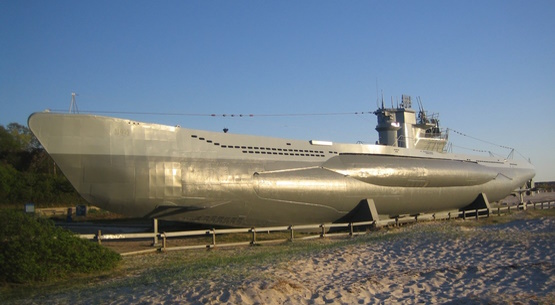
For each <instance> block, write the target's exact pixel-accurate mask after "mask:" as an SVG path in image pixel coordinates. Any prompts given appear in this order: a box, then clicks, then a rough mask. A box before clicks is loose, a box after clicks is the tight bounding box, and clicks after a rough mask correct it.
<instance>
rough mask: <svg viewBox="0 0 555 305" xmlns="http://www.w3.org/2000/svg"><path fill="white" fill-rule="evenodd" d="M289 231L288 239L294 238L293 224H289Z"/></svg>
mask: <svg viewBox="0 0 555 305" xmlns="http://www.w3.org/2000/svg"><path fill="white" fill-rule="evenodd" d="M289 231H291V238H290V239H289V240H290V241H293V239H294V238H295V233H294V231H293V226H289Z"/></svg>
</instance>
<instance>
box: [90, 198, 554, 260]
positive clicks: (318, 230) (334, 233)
mask: <svg viewBox="0 0 555 305" xmlns="http://www.w3.org/2000/svg"><path fill="white" fill-rule="evenodd" d="M523 208H531V209H542V210H543V209H551V208H555V201H548V202H540V203H528V204H526V205H525V206H522V205H520V206H513V207H511V206H506V207H497V208H491V209H487V208H483V209H473V210H464V211H453V212H442V213H433V214H421V215H416V216H407V217H396V218H390V219H384V220H379V221H362V222H351V223H324V224H309V225H290V226H276V227H262V228H256V227H252V228H237V229H214V228H212V229H206V230H192V231H179V232H162V233H158V232H157V220H155V232H149V233H125V234H102V232H101V231H100V230H98V233H97V234H82V235H79V236H80V237H81V238H84V239H91V240H96V241H97V242H98V243H99V244H101V243H102V241H103V240H121V239H153V241H154V242H153V247H152V248H151V249H146V250H140V251H133V252H126V253H122V254H121V255H134V254H143V253H150V252H159V251H161V252H166V251H177V250H191V249H211V248H216V247H218V248H223V247H236V246H249V245H261V244H271V243H281V242H287V241H290V242H292V241H295V240H309V239H317V238H325V237H346V236H349V237H352V236H357V235H364V234H368V230H363V231H357V230H355V229H356V228H359V227H362V228H364V229H366V228H369V227H374V228H380V227H389V226H401V225H405V224H409V223H416V222H419V221H435V220H450V219H456V218H462V219H464V220H466V219H480V218H487V217H490V216H500V215H503V214H511V211H516V210H519V209H523ZM299 231H302V232H312V233H304V234H302V235H301V236H296V235H295V233H298V232H299ZM271 232H287V236H288V237H287V238H276V239H263V238H262V239H261V238H259V236H258V234H259V233H271ZM228 234H249V235H250V238H249V239H248V240H247V241H240V242H228V243H225V242H224V243H218V242H217V236H220V235H228ZM202 236H204V237H211V242H210V243H208V244H206V243H204V244H195V245H185V246H173V247H170V246H168V240H169V239H171V238H183V237H202ZM159 239H161V240H162V243H161V244H160V243H159V242H158V241H159Z"/></svg>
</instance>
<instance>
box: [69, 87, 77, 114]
mask: <svg viewBox="0 0 555 305" xmlns="http://www.w3.org/2000/svg"><path fill="white" fill-rule="evenodd" d="M77 95H78V94H77V93H75V92H72V93H71V104H70V105H69V113H79V109H77V101H75V96H77Z"/></svg>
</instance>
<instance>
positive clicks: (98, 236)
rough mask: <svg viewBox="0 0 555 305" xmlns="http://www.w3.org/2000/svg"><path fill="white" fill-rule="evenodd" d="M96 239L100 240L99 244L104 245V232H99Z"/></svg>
mask: <svg viewBox="0 0 555 305" xmlns="http://www.w3.org/2000/svg"><path fill="white" fill-rule="evenodd" d="M96 239H97V240H98V244H99V245H102V232H101V231H100V230H98V235H96Z"/></svg>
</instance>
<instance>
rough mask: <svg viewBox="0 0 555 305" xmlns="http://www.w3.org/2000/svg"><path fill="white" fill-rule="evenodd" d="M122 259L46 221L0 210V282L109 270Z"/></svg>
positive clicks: (22, 213) (60, 276)
mask: <svg viewBox="0 0 555 305" xmlns="http://www.w3.org/2000/svg"><path fill="white" fill-rule="evenodd" d="M120 260H121V256H120V255H119V254H118V253H116V252H114V251H112V250H110V249H107V248H104V247H102V246H100V245H98V244H95V243H92V242H90V241H88V240H84V239H81V238H79V237H78V236H76V235H75V234H73V233H72V232H70V231H67V230H65V229H62V228H58V227H56V226H55V225H54V222H52V221H51V220H49V219H44V218H37V217H34V216H30V215H27V214H25V213H24V212H22V211H17V210H8V209H3V210H0V282H4V283H6V282H8V283H31V282H38V281H51V280H56V279H61V278H66V277H68V276H70V275H72V274H76V273H90V272H96V271H104V270H110V269H112V268H114V267H116V266H117V265H118V263H119V261H120Z"/></svg>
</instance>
